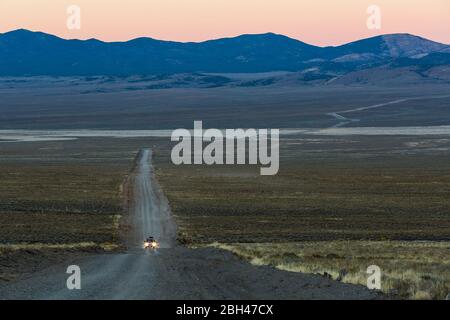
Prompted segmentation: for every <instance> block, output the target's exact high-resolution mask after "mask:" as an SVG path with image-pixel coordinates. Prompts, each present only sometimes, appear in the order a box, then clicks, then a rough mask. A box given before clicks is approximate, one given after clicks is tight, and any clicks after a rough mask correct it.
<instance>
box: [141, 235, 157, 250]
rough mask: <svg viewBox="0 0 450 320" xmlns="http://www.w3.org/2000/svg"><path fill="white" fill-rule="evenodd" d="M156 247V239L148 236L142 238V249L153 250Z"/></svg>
mask: <svg viewBox="0 0 450 320" xmlns="http://www.w3.org/2000/svg"><path fill="white" fill-rule="evenodd" d="M158 248H159V243H158V241H156V240H155V238H153V237H148V238H147V239H145V240H144V249H151V250H155V249H158Z"/></svg>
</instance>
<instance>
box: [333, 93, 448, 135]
mask: <svg viewBox="0 0 450 320" xmlns="http://www.w3.org/2000/svg"><path fill="white" fill-rule="evenodd" d="M443 98H450V95H442V96H431V97H427V96H421V97H414V98H403V99H397V100H393V101H389V102H385V103H378V104H374V105H370V106H367V107H359V108H353V109H347V110H342V111H338V112H331V113H327V115H328V116H331V117H333V118H335V119H336V120H339V121H340V122H339V123H337V124H336V125H334V126H332V127H331V128H340V127H343V126H345V125H347V124H349V123H352V122H359V121H360V119H356V118H348V117H345V116H343V114H348V113H353V112H360V111H366V110H371V109H377V108H381V107H385V106H389V105H394V104H399V103H403V102H407V101H414V100H423V99H443Z"/></svg>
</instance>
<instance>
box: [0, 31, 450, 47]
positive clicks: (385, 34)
mask: <svg viewBox="0 0 450 320" xmlns="http://www.w3.org/2000/svg"><path fill="white" fill-rule="evenodd" d="M17 31H27V32H31V33H43V34H46V35H50V36H53V37H56V38H59V39H62V40H67V41H70V40H74V41H99V42H102V43H126V42H130V41H134V40H138V39H151V40H155V41H161V42H175V43H182V44H183V43H184V44H189V43H191V44H192V43H196V44H200V43H205V42H208V41H217V40H223V39H234V38H238V37H241V36H258V35H268V34H272V35H277V36H281V37H286V38H288V39H291V40H295V41H299V42H302V43H305V44H307V45H310V46H315V47H319V48H330V47H331V48H333V47H340V46H344V45H346V44H350V43H354V42H358V41H362V40H368V39H373V38H378V37H384V36H389V35H409V36H413V37H417V38H422V39H425V40H428V41H432V42H435V43H439V44H442V45H446V46H450V44H447V43H444V42H440V41H436V40H432V39H429V38H426V37H424V36H419V35H416V34H413V33H409V32H396V33H384V34H379V35H374V36H372V37H367V38H358V39H356V40H353V41H350V42H345V43H342V44H339V45H328V46H322V45H315V44H311V43H307V42H304V41H302V40H300V39H297V38H293V37H290V36H286V35H284V34H281V33H275V32H271V31H268V32H263V33H242V34H237V35H235V36H227V37H219V38H211V39H207V40H203V41H176V40H164V39H158V38H153V37H151V36H140V37H135V38H130V39H128V40H119V41H104V40H101V39H98V38H88V39H80V38H64V37H62V36H59V35H56V34H52V33H48V32H45V31H40V30H30V29H26V28H18V29H12V30H9V31H6V32H3V33H0V35H4V34H8V33H12V32H17Z"/></svg>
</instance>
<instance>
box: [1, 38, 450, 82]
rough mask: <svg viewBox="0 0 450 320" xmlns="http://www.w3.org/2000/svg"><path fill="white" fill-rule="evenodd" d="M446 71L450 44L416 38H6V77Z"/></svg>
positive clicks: (3, 72)
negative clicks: (313, 41)
mask: <svg viewBox="0 0 450 320" xmlns="http://www.w3.org/2000/svg"><path fill="white" fill-rule="evenodd" d="M442 65H450V46H448V45H445V44H441V43H437V42H433V41H430V40H427V39H423V38H420V37H417V36H413V35H409V34H392V35H384V36H377V37H373V38H369V39H364V40H360V41H356V42H352V43H348V44H345V45H342V46H337V47H317V46H313V45H309V44H306V43H304V42H301V41H298V40H295V39H291V38H288V37H286V36H283V35H277V34H273V33H267V34H255V35H241V36H238V37H234V38H225V39H217V40H210V41H205V42H199V43H192V42H190V43H180V42H170V41H159V40H155V39H151V38H138V39H134V40H130V41H127V42H102V41H99V40H95V39H91V40H85V41H82V40H65V39H61V38H58V37H56V36H53V35H49V34H45V33H41V32H31V31H28V30H16V31H11V32H8V33H4V34H0V76H34V75H55V76H72V75H73V76H75V75H78V76H79V75H81V76H93V75H118V76H119V75H120V76H127V75H143V74H163V73H164V74H166V73H169V74H172V73H190V72H215V73H256V72H269V71H293V72H303V73H305V74H308V75H309V77H310V78H311V79H312V80H314V79H316V78H321V77H325V78H327V77H329V78H332V77H333V76H336V75H342V74H346V73H349V72H354V71H360V70H365V69H369V68H375V67H380V66H385V67H387V68H405V67H406V68H410V67H414V68H419V69H421V70H422V69H423V70H429V69H430V68H433V67H435V66H442Z"/></svg>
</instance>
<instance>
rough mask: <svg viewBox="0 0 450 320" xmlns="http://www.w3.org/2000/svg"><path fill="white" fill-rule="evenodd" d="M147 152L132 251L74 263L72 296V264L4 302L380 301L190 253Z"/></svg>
mask: <svg viewBox="0 0 450 320" xmlns="http://www.w3.org/2000/svg"><path fill="white" fill-rule="evenodd" d="M150 159H151V151H149V150H144V151H142V152H141V153H140V158H139V162H138V166H137V168H136V172H135V174H134V176H133V182H134V193H133V194H134V197H135V198H134V202H133V205H132V207H131V214H132V216H131V217H132V221H133V225H134V227H133V230H132V231H131V232H130V236H129V239H128V241H129V243H128V245H129V250H128V251H127V252H125V253H113V254H99V255H93V256H89V257H84V258H79V259H75V261H71V262H70V264H71V265H73V264H75V265H78V266H79V267H80V269H81V289H80V290H69V289H68V288H67V286H66V280H67V278H68V277H69V275H68V274H67V273H66V270H67V267H68V265H69V263H66V264H61V265H56V266H52V267H50V268H47V269H45V270H42V271H40V272H37V273H35V274H33V275H30V276H27V277H24V278H22V279H20V281H17V282H14V283H10V284H4V285H1V286H0V299H158V300H159V299H373V298H377V295H376V294H375V293H373V292H370V291H369V290H367V289H366V288H364V287H362V286H354V285H346V284H342V283H339V282H335V281H331V280H328V279H325V278H323V277H321V276H316V275H306V274H299V273H290V272H284V271H280V270H276V269H274V268H271V267H255V266H252V265H250V264H248V263H246V262H244V261H242V260H240V259H238V258H236V257H235V256H234V255H232V254H231V253H229V252H225V251H221V250H216V249H212V248H205V249H195V250H194V249H188V248H185V247H182V246H179V245H177V244H176V242H175V236H176V229H175V224H174V223H173V221H172V218H171V216H170V210H169V206H168V203H167V200H166V199H165V197H164V195H163V194H162V192H161V190H160V189H159V188H158V186H157V184H156V183H155V181H154V179H153V175H152V167H151V164H150ZM150 235H153V236H155V237H156V238H157V239H159V240H160V241H161V246H162V248H161V249H159V250H158V251H157V252H149V251H144V250H143V249H142V248H141V243H142V241H143V238H145V237H147V236H150Z"/></svg>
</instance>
